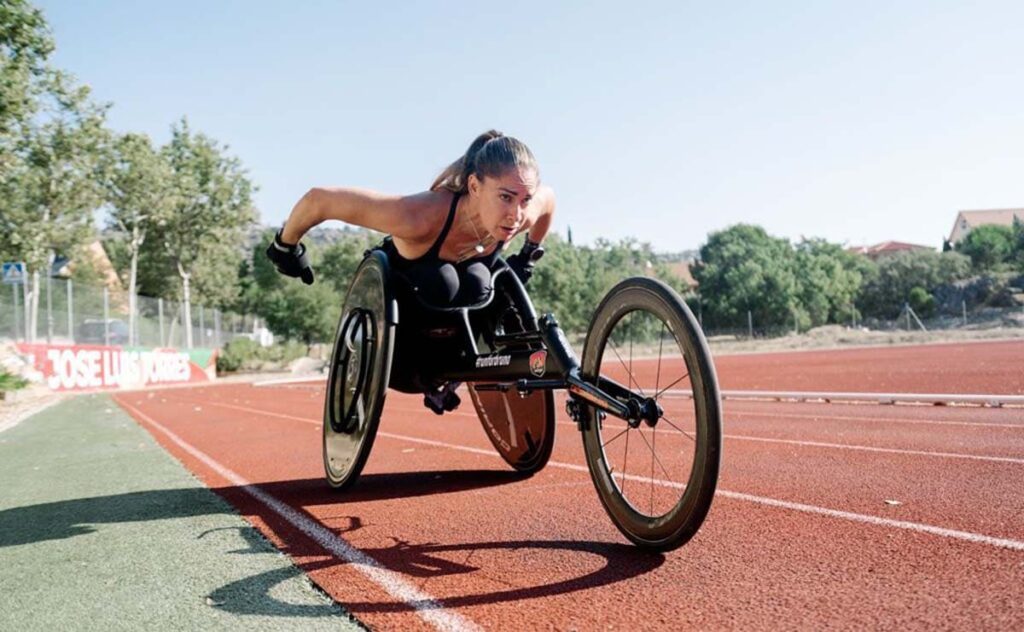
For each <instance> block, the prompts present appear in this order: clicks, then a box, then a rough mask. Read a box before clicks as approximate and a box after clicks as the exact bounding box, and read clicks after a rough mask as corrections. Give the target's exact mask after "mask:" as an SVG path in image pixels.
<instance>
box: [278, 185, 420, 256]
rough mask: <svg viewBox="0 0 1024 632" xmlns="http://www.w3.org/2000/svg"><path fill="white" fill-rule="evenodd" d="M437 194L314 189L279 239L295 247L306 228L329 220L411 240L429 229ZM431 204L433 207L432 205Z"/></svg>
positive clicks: (295, 211) (337, 188)
mask: <svg viewBox="0 0 1024 632" xmlns="http://www.w3.org/2000/svg"><path fill="white" fill-rule="evenodd" d="M437 195H438V194H437V193H436V192H430V191H427V192H425V193H418V194H416V195H409V196H398V195H387V194H383V193H378V192H376V191H370V190H367V189H356V188H342V187H315V188H312V189H310V190H309V191H308V192H307V193H306V194H305V195H303V196H302V198H301V199H300V200H299V201H298V202H297V203H296V204H295V207H294V208H293V209H292V212H291V215H289V216H288V220H287V221H286V222H285V225H284V227H283V228H282V229H281V240H282V241H283V242H285V243H287V244H296V243H298V242H299V240H300V239H302V236H303V235H305V234H306V233H307V232H308V231H309V229H311V228H313V227H314V226H316V225H317V224H320V223H321V222H323V221H326V220H329V219H336V220H340V221H342V222H345V223H346V224H352V225H354V226H362V227H363V228H369V229H372V230H376V231H379V232H382V233H387V234H390V235H393V236H395V237H398V238H400V239H406V240H410V241H416V240H419V239H422V238H423V236H424V235H425V234H426V233H429V232H430V229H431V226H432V224H431V219H432V218H431V217H430V209H431V208H432V207H433V206H436V202H435V200H434V198H435V197H436V196H437ZM432 202H435V204H433V205H432Z"/></svg>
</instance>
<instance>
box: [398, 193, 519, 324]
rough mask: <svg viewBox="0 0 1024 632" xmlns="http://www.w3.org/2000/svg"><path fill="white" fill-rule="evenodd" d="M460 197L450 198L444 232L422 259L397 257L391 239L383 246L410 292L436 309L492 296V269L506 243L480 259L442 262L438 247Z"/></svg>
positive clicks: (469, 303)
mask: <svg viewBox="0 0 1024 632" xmlns="http://www.w3.org/2000/svg"><path fill="white" fill-rule="evenodd" d="M459 197H460V194H455V195H454V196H453V197H452V206H451V209H449V211H448V218H447V219H446V220H445V222H444V228H442V229H441V234H440V235H438V236H437V239H436V240H434V243H433V245H431V246H430V250H428V251H427V252H426V254H424V255H423V256H422V257H418V258H416V259H406V258H405V257H403V256H402V255H400V254H399V253H398V248H396V247H395V244H394V242H393V241H392V240H391V238H390V237H388V238H387V239H386V240H385V245H384V247H385V252H387V255H388V259H390V260H391V264H392V266H393V267H394V269H395V270H396V271H397V272H399V273H400V274H401V275H402V276H404V277H405V279H406V281H407V282H408V283H409V286H410V288H411V289H412V290H413V291H414V292H416V293H417V295H419V297H420V298H421V299H423V300H424V301H426V302H427V303H429V304H431V305H437V306H439V307H453V306H456V305H472V304H474V303H479V302H480V301H482V300H484V299H486V298H487V296H488V295H489V294H490V293H491V268H492V266H493V265H494V262H495V261H496V260H497V258H498V256H499V255H500V253H501V247H502V246H503V245H504V243H505V242H504V241H500V242H498V247H497V248H495V249H494V252H492V253H490V254H487V255H483V256H481V257H473V258H472V259H466V260H463V261H459V262H453V261H445V260H444V259H441V246H442V245H443V244H444V240H445V239H446V238H447V237H448V232H449V231H450V230H451V228H452V224H453V223H454V222H455V210H456V208H457V206H458V203H459Z"/></svg>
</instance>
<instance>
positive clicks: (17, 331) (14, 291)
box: [11, 285, 21, 342]
mask: <svg viewBox="0 0 1024 632" xmlns="http://www.w3.org/2000/svg"><path fill="white" fill-rule="evenodd" d="M11 296H13V297H14V340H15V342H17V340H18V338H20V337H21V314H20V313H18V312H19V311H20V310H21V308H20V306H19V305H18V286H17V285H11Z"/></svg>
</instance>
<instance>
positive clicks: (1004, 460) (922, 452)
mask: <svg viewBox="0 0 1024 632" xmlns="http://www.w3.org/2000/svg"><path fill="white" fill-rule="evenodd" d="M723 436H724V437H725V438H726V439H735V440H739V441H761V442H764V443H788V444H790V445H802V446H808V447H812V448H834V449H839V450H860V451H863V452H886V453H889V454H910V455H914V456H936V457H942V458H947V459H970V460H974V461H994V462H996V463H1016V464H1018V465H1024V459H1015V458H1013V457H1008V456H986V455H982V454H959V453H955V452H930V451H928V450H904V449H901V448H877V447H874V446H869V445H853V444H844V443H824V442H821V441H797V440H795V439H771V438H768V437H750V436H744V435H729V434H727V435H723Z"/></svg>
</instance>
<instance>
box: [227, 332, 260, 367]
mask: <svg viewBox="0 0 1024 632" xmlns="http://www.w3.org/2000/svg"><path fill="white" fill-rule="evenodd" d="M259 350H260V346H259V345H258V344H256V342H254V341H252V340H249V339H248V338H235V339H234V340H232V341H231V342H229V343H228V344H226V345H225V346H224V350H223V351H222V352H221V353H220V355H218V356H217V372H218V373H220V372H227V373H230V372H232V371H237V370H239V369H241V368H242V366H243V365H245V363H246V362H247V361H251V360H253V359H255V358H256V356H257V354H258V353H259Z"/></svg>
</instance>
